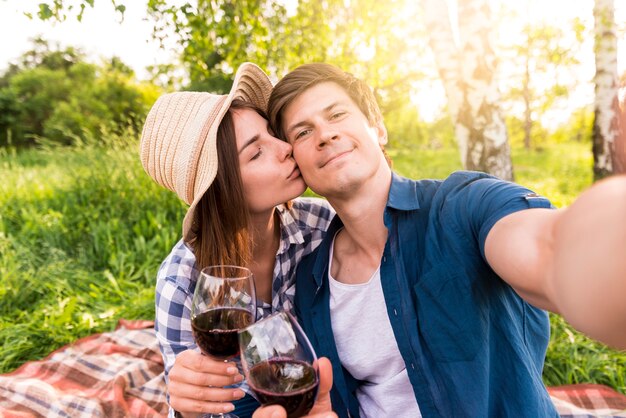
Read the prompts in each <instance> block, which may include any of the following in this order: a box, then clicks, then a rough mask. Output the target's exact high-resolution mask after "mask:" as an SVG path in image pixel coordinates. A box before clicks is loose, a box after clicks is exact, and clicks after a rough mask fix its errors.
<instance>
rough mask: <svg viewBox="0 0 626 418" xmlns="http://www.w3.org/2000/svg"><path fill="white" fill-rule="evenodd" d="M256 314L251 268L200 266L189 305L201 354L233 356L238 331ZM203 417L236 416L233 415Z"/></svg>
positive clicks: (236, 349) (237, 347) (192, 325)
mask: <svg viewBox="0 0 626 418" xmlns="http://www.w3.org/2000/svg"><path fill="white" fill-rule="evenodd" d="M255 317H256V292H255V288H254V278H253V276H252V272H251V271H250V270H248V269H247V268H245V267H238V266H222V265H218V266H210V267H206V268H204V269H202V271H201V272H200V275H199V277H198V280H197V282H196V288H195V290H194V294H193V302H192V304H191V329H192V332H193V337H194V340H195V341H196V344H197V345H198V347H199V348H200V350H201V351H202V353H203V354H205V355H207V356H212V357H215V358H217V359H221V360H224V361H227V359H229V358H231V357H234V356H236V355H237V354H238V353H239V341H238V336H237V332H238V331H239V330H241V329H243V328H245V327H247V326H249V325H250V324H252V323H253V322H254V318H255ZM204 417H220V418H237V416H236V415H234V414H211V415H204Z"/></svg>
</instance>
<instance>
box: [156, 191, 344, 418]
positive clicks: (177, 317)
mask: <svg viewBox="0 0 626 418" xmlns="http://www.w3.org/2000/svg"><path fill="white" fill-rule="evenodd" d="M334 213H335V212H334V210H333V209H332V208H331V206H330V205H329V204H328V203H327V202H326V200H323V199H317V198H298V199H295V200H294V201H293V206H292V208H291V209H290V210H288V209H287V208H286V207H285V206H283V205H281V206H279V207H278V214H279V217H280V222H281V237H280V245H279V248H278V252H277V253H276V263H275V264H274V280H273V284H272V304H271V305H270V304H268V303H263V306H260V307H259V315H262V316H266V315H269V314H270V313H271V312H272V311H276V310H291V307H292V304H293V298H294V294H295V271H296V266H297V265H298V262H299V261H300V260H301V259H302V257H304V256H305V255H307V254H309V253H311V252H312V251H313V250H314V249H315V248H317V246H318V245H319V244H320V242H321V241H322V238H323V237H324V235H325V233H326V229H327V228H328V225H329V223H330V220H331V218H332V217H333V216H334ZM199 273H200V271H199V270H198V268H197V266H196V257H195V255H194V254H193V252H192V250H191V249H190V248H189V247H188V246H187V245H186V244H185V243H184V242H183V241H182V240H181V241H179V242H178V243H177V244H176V245H175V246H174V248H173V249H172V252H171V253H170V255H169V256H168V257H167V258H166V259H165V260H164V261H163V263H162V264H161V267H160V268H159V272H158V275H157V286H156V321H155V329H156V335H157V338H158V340H159V346H160V348H161V353H162V354H163V360H164V363H165V364H164V366H165V379H166V381H169V378H168V374H169V371H170V369H171V368H172V366H173V365H174V360H175V358H176V355H178V354H179V353H181V352H183V351H185V350H188V349H194V350H197V347H196V344H195V342H194V339H193V335H192V332H191V320H190V314H191V300H192V297H193V292H194V289H195V284H196V279H197V277H198V275H199ZM242 389H246V388H245V387H242ZM168 400H169V397H168ZM171 415H172V414H171V411H170V416H171Z"/></svg>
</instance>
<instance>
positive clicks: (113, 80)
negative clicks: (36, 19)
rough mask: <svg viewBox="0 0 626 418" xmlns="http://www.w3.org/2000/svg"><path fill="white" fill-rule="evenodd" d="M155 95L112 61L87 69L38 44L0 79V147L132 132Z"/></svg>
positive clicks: (68, 51)
mask: <svg viewBox="0 0 626 418" xmlns="http://www.w3.org/2000/svg"><path fill="white" fill-rule="evenodd" d="M157 95H158V91H157V90H156V89H155V88H154V87H152V86H147V85H140V84H138V83H137V82H135V81H134V73H133V71H132V70H131V69H130V68H129V67H128V66H127V65H125V64H124V63H122V62H121V61H120V60H119V59H118V58H112V59H111V60H110V61H109V62H107V63H105V64H103V65H95V64H91V63H87V62H85V57H84V55H83V53H82V52H80V51H79V50H76V49H74V48H72V47H68V48H65V49H51V48H50V46H49V44H48V42H47V41H45V40H43V39H41V38H39V39H36V40H35V41H34V46H33V49H31V50H30V51H27V52H25V53H24V54H23V55H22V57H21V59H20V60H19V63H18V64H13V65H11V66H10V67H9V68H8V70H7V71H6V72H5V73H4V74H3V75H2V77H0V115H1V116H0V144H5V145H6V144H8V143H12V144H15V145H32V144H34V143H35V142H36V140H37V138H46V139H48V140H51V141H53V142H57V143H62V144H71V143H73V142H75V141H77V140H83V141H84V140H88V139H97V138H98V136H99V135H100V134H101V133H102V132H103V131H109V132H113V133H118V134H122V133H123V132H125V131H127V130H128V129H130V130H131V131H134V132H138V131H139V130H140V129H141V126H142V124H143V120H144V118H145V115H146V113H147V110H148V109H149V106H150V105H151V104H152V102H153V101H154V100H155V99H156V97H157Z"/></svg>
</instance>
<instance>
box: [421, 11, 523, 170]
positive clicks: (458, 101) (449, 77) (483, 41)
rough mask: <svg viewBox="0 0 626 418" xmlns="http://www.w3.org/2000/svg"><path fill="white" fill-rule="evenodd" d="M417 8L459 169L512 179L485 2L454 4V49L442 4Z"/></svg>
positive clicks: (491, 25) (448, 20) (446, 15)
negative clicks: (451, 124) (442, 90)
mask: <svg viewBox="0 0 626 418" xmlns="http://www.w3.org/2000/svg"><path fill="white" fill-rule="evenodd" d="M423 7H424V16H425V22H426V27H427V30H428V32H429V34H430V36H429V45H430V47H431V49H432V51H433V53H434V56H435V61H436V63H437V67H438V70H439V75H440V76H441V79H442V81H443V84H444V88H445V91H446V96H447V97H448V109H449V112H450V116H451V117H452V120H453V122H454V125H455V132H456V136H457V141H458V143H459V150H460V152H461V161H462V163H463V165H464V166H465V167H466V168H467V169H471V170H480V171H486V172H488V173H491V174H494V175H496V176H498V177H500V178H502V179H505V180H513V165H512V163H511V152H510V147H509V142H508V135H507V131H506V124H505V121H504V117H503V116H502V111H501V109H500V104H499V102H500V100H501V95H500V93H499V92H498V86H497V81H496V79H495V77H494V75H495V70H496V66H497V60H496V57H495V53H494V51H493V49H492V41H491V36H492V33H491V32H492V28H493V26H494V22H493V20H492V19H491V11H490V8H489V4H488V1H487V0H460V1H459V3H458V32H459V39H460V42H459V44H458V45H457V43H456V42H455V40H454V35H453V31H452V26H451V22H450V15H449V12H448V7H447V4H446V1H445V0H424V1H423Z"/></svg>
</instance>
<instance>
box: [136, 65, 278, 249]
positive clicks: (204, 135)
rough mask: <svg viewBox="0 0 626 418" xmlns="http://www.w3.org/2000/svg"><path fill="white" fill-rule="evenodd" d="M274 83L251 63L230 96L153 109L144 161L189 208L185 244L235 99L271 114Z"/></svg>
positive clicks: (161, 102)
mask: <svg viewBox="0 0 626 418" xmlns="http://www.w3.org/2000/svg"><path fill="white" fill-rule="evenodd" d="M271 91H272V83H271V82H270V80H269V78H268V77H267V75H266V74H265V73H264V72H263V70H261V69H260V68H259V67H257V66H256V65H254V64H252V63H249V62H246V63H244V64H242V65H241V66H240V67H239V69H238V70H237V74H235V81H234V82H233V86H232V88H231V90H230V93H229V94H228V95H218V94H211V93H205V92H177V93H170V94H166V95H163V96H161V97H160V98H159V99H158V100H157V101H156V103H155V104H154V105H153V106H152V109H150V113H148V117H147V118H146V123H145V124H144V127H143V132H142V134H141V144H140V151H139V154H140V158H141V164H142V165H143V168H144V169H145V170H146V172H147V173H148V174H149V175H150V177H152V179H154V181H156V182H157V183H159V184H160V185H161V186H163V187H166V188H167V189H169V190H171V191H173V192H175V193H176V194H177V195H178V197H179V198H180V199H182V200H183V201H184V202H185V203H187V204H188V205H190V206H189V209H188V210H187V214H186V215H185V219H184V221H183V239H184V240H185V241H186V242H189V241H190V240H191V239H192V238H193V237H192V234H191V230H192V225H193V222H194V211H195V208H196V205H197V204H198V201H199V200H200V198H201V197H202V196H203V195H204V193H205V192H206V191H207V190H208V188H209V186H211V183H212V182H213V180H214V179H215V175H216V173H217V166H218V161H217V148H216V139H217V128H218V127H219V125H220V123H221V121H222V118H223V117H224V114H225V113H226V111H227V110H228V108H229V107H230V104H231V102H232V101H233V99H235V98H237V99H241V100H244V101H246V102H250V103H252V104H254V105H255V106H257V107H259V108H260V109H263V110H266V109H267V101H268V99H269V96H270V93H271Z"/></svg>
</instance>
